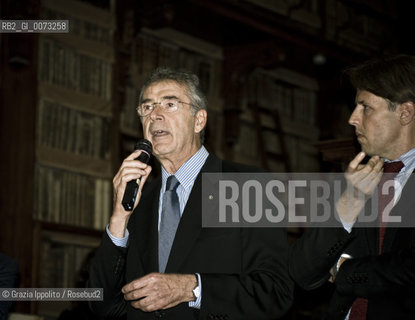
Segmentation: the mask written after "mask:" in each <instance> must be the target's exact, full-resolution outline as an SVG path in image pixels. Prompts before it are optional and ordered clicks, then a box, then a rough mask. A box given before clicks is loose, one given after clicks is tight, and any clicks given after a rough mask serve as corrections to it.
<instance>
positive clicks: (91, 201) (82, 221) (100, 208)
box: [34, 165, 112, 230]
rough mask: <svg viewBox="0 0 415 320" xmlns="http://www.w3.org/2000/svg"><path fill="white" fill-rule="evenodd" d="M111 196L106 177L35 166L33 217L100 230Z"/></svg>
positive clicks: (108, 209)
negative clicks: (101, 177) (100, 177)
mask: <svg viewBox="0 0 415 320" xmlns="http://www.w3.org/2000/svg"><path fill="white" fill-rule="evenodd" d="M111 199H112V186H111V183H110V181H108V180H104V179H99V178H94V177H91V176H89V175H84V174H79V173H73V172H70V171H65V170H60V169H54V168H49V167H44V166H40V165H37V166H36V188H35V214H34V215H35V216H34V218H35V219H37V220H39V221H44V222H51V223H59V224H66V225H72V226H79V227H85V228H93V229H97V230H103V229H104V227H105V226H106V225H107V224H108V222H109V217H110V212H111V205H112V201H111Z"/></svg>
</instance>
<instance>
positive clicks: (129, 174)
mask: <svg viewBox="0 0 415 320" xmlns="http://www.w3.org/2000/svg"><path fill="white" fill-rule="evenodd" d="M141 152H142V151H140V150H136V151H134V152H133V153H132V154H130V155H129V156H128V157H127V158H125V160H124V161H123V163H122V164H121V167H120V169H119V170H118V172H117V174H116V175H115V177H114V179H113V180H112V183H113V187H114V205H113V208H114V209H113V212H112V216H111V219H110V225H109V229H110V232H111V234H112V235H113V236H115V237H117V238H122V237H124V232H125V228H126V227H127V222H128V219H129V217H130V215H131V213H132V211H126V210H125V209H124V207H123V206H122V204H121V201H122V198H123V196H124V192H125V187H126V186H127V182H129V181H131V180H137V179H140V180H139V181H137V183H138V184H139V187H138V191H137V198H136V201H135V204H134V209H135V208H136V207H137V205H138V203H139V202H140V198H141V191H142V189H143V186H144V183H145V182H146V180H147V178H148V176H149V175H150V172H151V167H150V166H149V165H147V164H145V163H143V162H141V161H138V160H135V159H136V158H137V157H138V156H139V155H140V154H141Z"/></svg>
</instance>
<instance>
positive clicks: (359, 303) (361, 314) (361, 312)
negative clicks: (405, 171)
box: [349, 161, 404, 320]
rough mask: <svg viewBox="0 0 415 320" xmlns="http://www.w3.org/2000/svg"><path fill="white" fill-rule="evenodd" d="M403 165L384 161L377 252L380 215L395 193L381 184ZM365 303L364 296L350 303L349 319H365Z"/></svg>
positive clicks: (381, 230)
mask: <svg viewBox="0 0 415 320" xmlns="http://www.w3.org/2000/svg"><path fill="white" fill-rule="evenodd" d="M403 167H404V164H403V162H402V161H395V162H385V163H384V165H383V173H384V175H383V176H382V178H381V179H380V182H379V186H378V201H379V203H378V217H379V221H380V224H379V254H381V252H382V244H383V238H384V236H385V225H386V222H383V221H382V217H386V216H389V213H387V214H385V216H383V211H384V210H385V207H386V206H387V204H388V203H390V201H393V198H394V195H395V188H394V187H393V184H392V188H391V189H389V190H386V191H383V192H382V188H383V185H384V184H385V183H386V182H387V181H391V180H392V181H393V180H394V179H395V177H396V175H397V174H398V173H399V171H401V169H402V168H403ZM385 173H387V174H386V175H385ZM367 303H368V300H367V299H364V298H357V299H356V300H355V301H354V302H353V305H352V309H351V311H350V316H349V320H364V319H366V313H367Z"/></svg>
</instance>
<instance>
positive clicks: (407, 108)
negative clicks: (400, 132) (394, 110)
mask: <svg viewBox="0 0 415 320" xmlns="http://www.w3.org/2000/svg"><path fill="white" fill-rule="evenodd" d="M398 114H399V121H400V122H401V124H402V125H403V126H406V125H408V124H410V123H411V122H412V121H413V120H414V119H415V104H414V103H413V102H412V101H407V102H404V103H402V104H401V105H400V106H399V107H398Z"/></svg>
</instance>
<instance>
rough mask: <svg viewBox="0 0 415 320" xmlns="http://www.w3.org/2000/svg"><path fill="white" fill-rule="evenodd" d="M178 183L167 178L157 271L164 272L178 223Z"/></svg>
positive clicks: (171, 177) (174, 178)
mask: <svg viewBox="0 0 415 320" xmlns="http://www.w3.org/2000/svg"><path fill="white" fill-rule="evenodd" d="M179 184H180V183H179V181H178V180H177V179H176V177H175V176H173V175H172V176H170V177H168V178H167V183H166V191H165V192H164V194H163V205H162V209H161V220H160V231H159V271H160V272H164V271H165V270H166V265H167V261H168V259H169V254H170V249H171V246H172V244H173V240H174V235H175V234H176V229H177V226H178V225H179V221H180V204H179V197H178V196H177V193H176V189H177V187H178V186H179Z"/></svg>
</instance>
